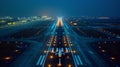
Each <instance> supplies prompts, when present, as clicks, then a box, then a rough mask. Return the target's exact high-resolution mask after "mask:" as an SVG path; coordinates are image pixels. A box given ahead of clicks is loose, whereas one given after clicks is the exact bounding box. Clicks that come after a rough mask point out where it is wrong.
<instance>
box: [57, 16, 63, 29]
mask: <svg viewBox="0 0 120 67" xmlns="http://www.w3.org/2000/svg"><path fill="white" fill-rule="evenodd" d="M57 26H58V27H61V26H63V21H62V17H58V21H57Z"/></svg>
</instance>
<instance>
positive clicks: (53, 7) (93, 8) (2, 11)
mask: <svg viewBox="0 0 120 67" xmlns="http://www.w3.org/2000/svg"><path fill="white" fill-rule="evenodd" d="M33 15H37V16H39V15H55V16H115V17H117V16H120V0H0V16H33Z"/></svg>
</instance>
